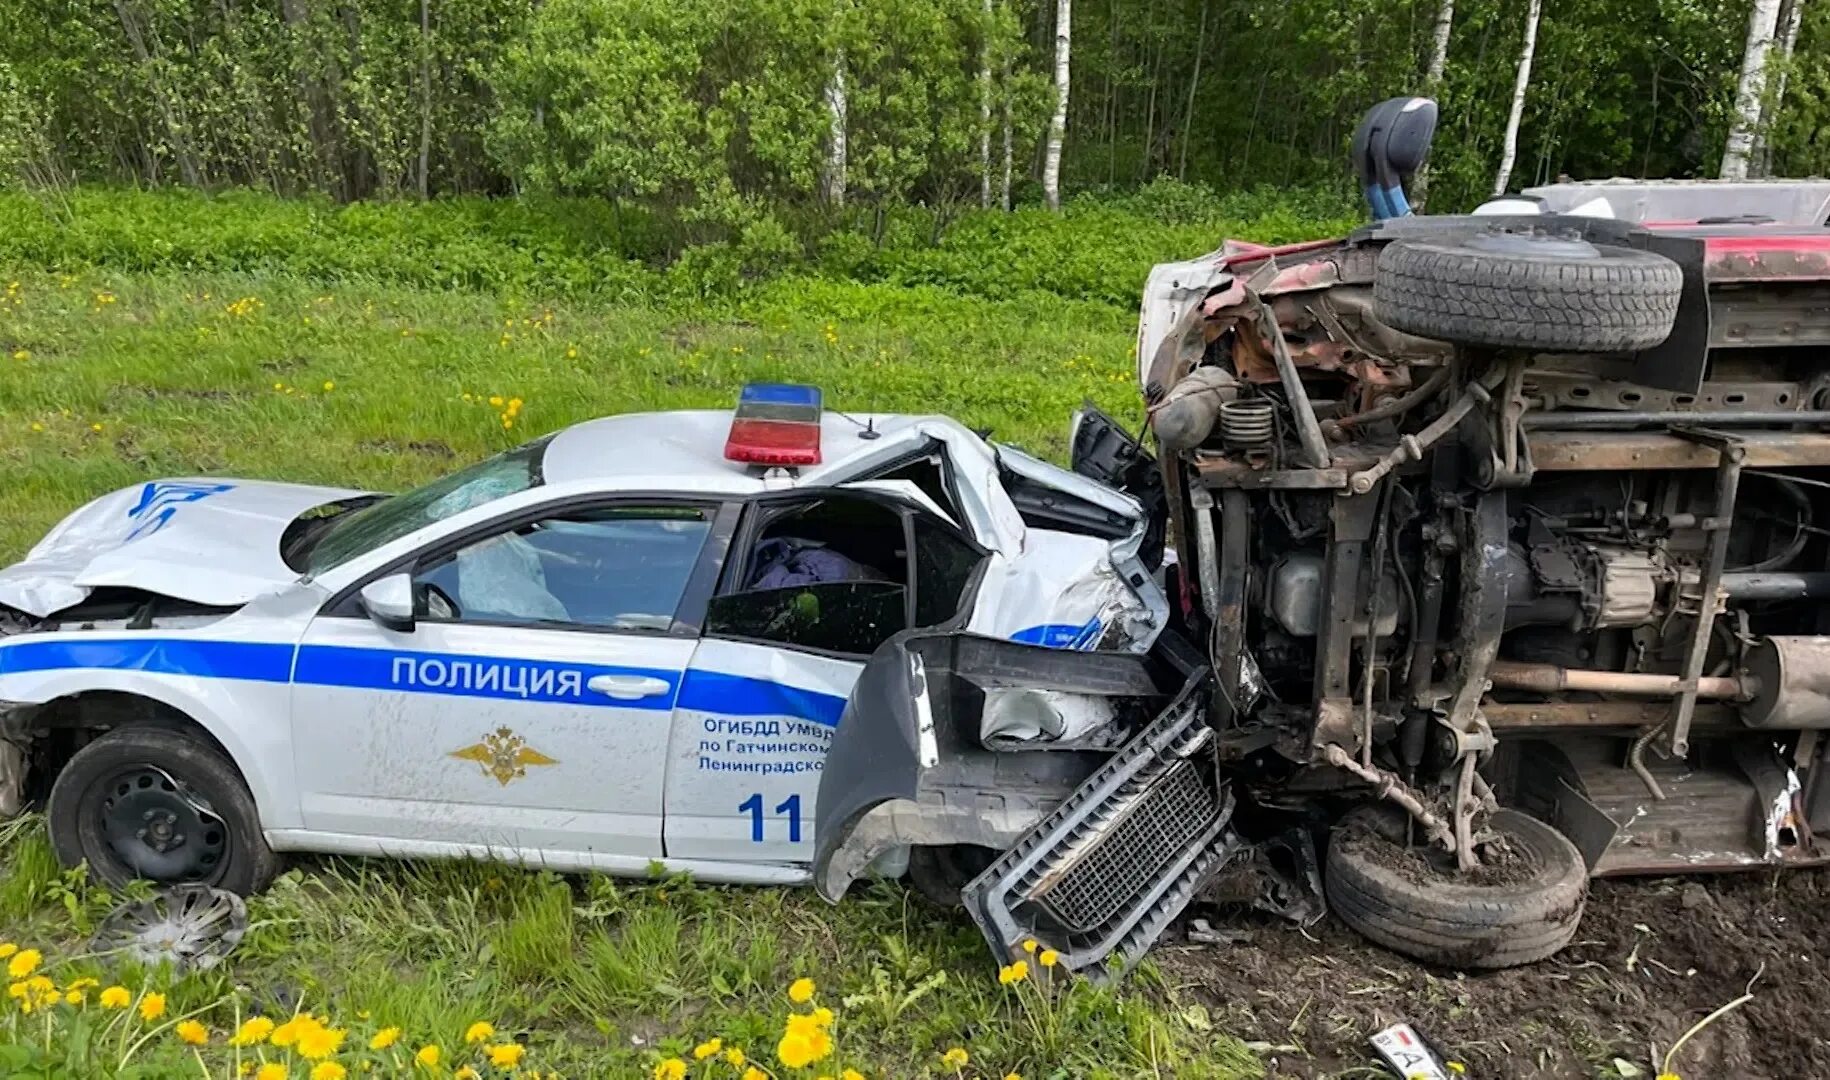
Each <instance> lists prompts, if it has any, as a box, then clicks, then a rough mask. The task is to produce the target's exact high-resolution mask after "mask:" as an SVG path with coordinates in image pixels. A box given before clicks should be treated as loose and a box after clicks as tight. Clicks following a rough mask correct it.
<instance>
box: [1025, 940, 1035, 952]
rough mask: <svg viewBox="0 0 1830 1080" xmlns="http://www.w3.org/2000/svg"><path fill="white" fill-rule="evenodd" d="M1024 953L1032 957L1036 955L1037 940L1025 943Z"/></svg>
mask: <svg viewBox="0 0 1830 1080" xmlns="http://www.w3.org/2000/svg"><path fill="white" fill-rule="evenodd" d="M1023 951H1024V952H1026V953H1028V954H1030V955H1031V956H1034V955H1036V939H1035V938H1030V939H1029V940H1028V941H1025V942H1024V943H1023Z"/></svg>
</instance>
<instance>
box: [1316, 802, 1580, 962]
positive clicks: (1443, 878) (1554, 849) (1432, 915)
mask: <svg viewBox="0 0 1830 1080" xmlns="http://www.w3.org/2000/svg"><path fill="white" fill-rule="evenodd" d="M1488 828H1489V829H1490V830H1491V831H1492V832H1493V834H1495V839H1494V840H1493V841H1492V842H1491V843H1489V844H1487V845H1485V849H1484V850H1483V851H1482V855H1483V858H1484V860H1485V861H1484V864H1483V865H1482V866H1481V867H1479V868H1478V869H1476V870H1474V871H1471V872H1469V873H1466V874H1463V873H1459V872H1457V871H1456V870H1455V869H1454V868H1453V866H1452V865H1449V863H1450V862H1451V859H1450V857H1449V856H1447V855H1446V854H1445V853H1442V852H1439V851H1434V850H1428V849H1425V848H1423V847H1420V846H1415V847H1413V846H1406V844H1405V820H1404V815H1403V813H1402V812H1400V811H1397V810H1395V809H1393V808H1390V807H1386V806H1367V807H1361V808H1360V809H1357V810H1354V811H1352V812H1350V813H1349V814H1348V815H1347V816H1346V817H1344V818H1343V819H1342V820H1341V823H1340V824H1339V825H1338V826H1336V827H1335V831H1334V836H1333V839H1332V841H1331V842H1330V843H1329V845H1328V872H1327V875H1326V877H1325V881H1324V885H1325V888H1326V891H1327V894H1328V903H1329V905H1330V906H1331V907H1332V908H1333V909H1334V911H1335V914H1337V915H1339V916H1340V917H1341V921H1343V922H1345V923H1346V924H1347V925H1348V926H1350V927H1352V928H1353V929H1354V930H1356V931H1358V932H1359V933H1360V934H1361V935H1362V936H1364V937H1366V938H1368V939H1370V940H1372V941H1373V942H1375V943H1377V944H1380V945H1383V946H1385V947H1386V948H1388V949H1391V950H1392V951H1393V952H1398V953H1403V954H1404V955H1406V956H1409V957H1412V958H1414V959H1417V960H1423V961H1427V962H1429V963H1433V964H1443V965H1446V966H1448V967H1460V968H1504V967H1514V966H1516V965H1519V964H1529V963H1532V962H1533V961H1537V960H1542V959H1544V958H1545V957H1548V956H1550V955H1552V954H1553V953H1555V952H1556V951H1557V950H1559V949H1561V948H1563V946H1565V945H1567V944H1569V942H1570V939H1571V938H1573V937H1575V935H1576V927H1577V924H1579V923H1580V922H1581V921H1582V908H1583V904H1584V902H1585V901H1586V900H1587V897H1588V870H1587V867H1586V866H1584V864H1583V862H1582V856H1581V854H1580V853H1579V852H1578V851H1577V850H1576V845H1574V844H1572V843H1570V842H1569V840H1568V839H1567V838H1566V837H1565V836H1564V835H1563V834H1562V833H1560V832H1558V831H1557V830H1556V829H1553V828H1551V827H1550V826H1549V825H1546V824H1545V823H1544V822H1542V821H1539V820H1538V819H1537V818H1534V817H1531V816H1529V815H1526V814H1522V813H1519V812H1518V811H1516V810H1500V811H1497V812H1495V813H1494V814H1493V815H1492V816H1491V817H1490V818H1489V820H1488Z"/></svg>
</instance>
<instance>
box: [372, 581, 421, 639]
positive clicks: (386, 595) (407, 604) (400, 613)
mask: <svg viewBox="0 0 1830 1080" xmlns="http://www.w3.org/2000/svg"><path fill="white" fill-rule="evenodd" d="M362 610H363V611H365V612H367V613H368V616H369V618H371V619H373V620H375V622H376V623H378V624H379V625H381V626H382V627H384V628H386V629H388V630H398V631H400V632H401V633H403V634H404V633H409V632H411V631H412V629H413V624H414V619H413V575H411V574H389V575H388V576H387V577H383V578H376V579H375V580H374V581H371V582H369V583H368V584H367V585H364V586H363V587H362Z"/></svg>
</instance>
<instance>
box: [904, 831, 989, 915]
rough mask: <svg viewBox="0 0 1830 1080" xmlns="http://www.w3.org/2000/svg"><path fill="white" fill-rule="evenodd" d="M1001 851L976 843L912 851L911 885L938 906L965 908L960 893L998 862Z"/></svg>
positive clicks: (912, 849) (913, 848)
mask: <svg viewBox="0 0 1830 1080" xmlns="http://www.w3.org/2000/svg"><path fill="white" fill-rule="evenodd" d="M998 854H999V853H998V852H997V851H994V850H992V849H991V848H987V847H978V846H977V845H974V844H946V845H935V846H931V847H912V848H910V849H909V884H910V885H913V886H914V887H915V891H916V892H918V893H920V894H921V895H922V896H923V897H925V898H927V900H928V901H929V902H931V903H933V904H935V905H936V906H938V907H942V908H947V909H949V910H950V909H953V908H959V907H963V906H965V905H964V902H963V901H961V900H960V890H961V889H963V888H965V887H966V883H967V882H969V881H971V880H972V879H973V878H975V877H978V876H979V875H980V874H982V873H984V872H985V868H986V867H987V866H990V865H991V864H992V863H993V862H994V861H996V860H997V857H998Z"/></svg>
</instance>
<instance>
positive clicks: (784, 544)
mask: <svg viewBox="0 0 1830 1080" xmlns="http://www.w3.org/2000/svg"><path fill="white" fill-rule="evenodd" d="M878 579H879V575H878V574H877V573H875V572H874V571H872V570H871V569H870V567H868V566H865V565H864V564H863V563H860V562H858V561H857V560H855V559H851V558H847V557H846V556H844V555H841V554H839V553H838V552H836V551H834V550H832V549H831V548H828V547H821V546H819V545H818V544H813V543H809V542H808V541H805V540H795V539H792V538H786V539H776V540H764V541H763V542H762V543H761V544H758V545H757V546H756V572H755V580H753V581H751V582H750V588H752V589H788V588H792V587H794V586H796V585H813V584H817V583H819V582H822V581H876V580H878Z"/></svg>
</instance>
